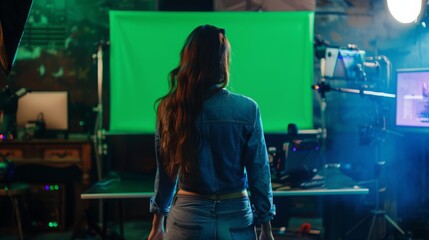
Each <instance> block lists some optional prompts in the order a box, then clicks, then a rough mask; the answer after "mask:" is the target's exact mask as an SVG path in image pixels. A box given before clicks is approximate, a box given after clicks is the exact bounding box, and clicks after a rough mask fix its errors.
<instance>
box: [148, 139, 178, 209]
mask: <svg viewBox="0 0 429 240" xmlns="http://www.w3.org/2000/svg"><path fill="white" fill-rule="evenodd" d="M159 144H160V136H159V132H158V131H157V132H156V133H155V153H156V168H157V169H156V175H155V184H154V196H152V197H151V199H150V212H151V213H157V214H161V215H168V213H169V212H170V208H171V203H172V201H173V197H174V194H175V193H176V187H177V176H176V177H175V178H174V179H172V178H170V176H168V174H167V172H166V170H165V167H164V166H163V161H162V159H161V156H160V154H159Z"/></svg>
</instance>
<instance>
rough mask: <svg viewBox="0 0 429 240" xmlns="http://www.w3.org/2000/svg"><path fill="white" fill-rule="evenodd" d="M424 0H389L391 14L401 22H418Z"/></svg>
mask: <svg viewBox="0 0 429 240" xmlns="http://www.w3.org/2000/svg"><path fill="white" fill-rule="evenodd" d="M423 1H424V0H387V7H388V9H389V12H390V14H392V16H393V17H394V18H395V19H396V20H397V21H398V22H401V23H412V22H416V21H417V19H418V18H419V16H420V14H421V12H422V8H423Z"/></svg>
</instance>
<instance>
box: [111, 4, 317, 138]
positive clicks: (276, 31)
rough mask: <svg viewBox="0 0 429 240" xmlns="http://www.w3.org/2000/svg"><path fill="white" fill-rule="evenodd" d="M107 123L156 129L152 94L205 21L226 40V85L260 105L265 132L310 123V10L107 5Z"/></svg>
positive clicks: (117, 128) (160, 89) (163, 89)
mask: <svg viewBox="0 0 429 240" xmlns="http://www.w3.org/2000/svg"><path fill="white" fill-rule="evenodd" d="M109 16H110V43H111V46H110V126H109V132H110V133H112V134H114V133H118V134H127V133H130V134H133V133H142V134H150V133H154V132H155V117H156V116H155V110H154V102H155V100H156V99H158V98H159V97H161V96H163V95H165V94H166V93H167V91H168V81H167V77H168V73H169V72H170V70H171V69H173V68H174V67H176V66H177V64H178V62H179V53H180V50H181V48H182V46H183V44H184V42H185V39H186V37H187V35H188V34H189V33H190V32H191V31H192V30H193V29H194V28H195V27H197V26H199V25H203V24H211V25H215V26H217V27H221V28H224V29H225V30H226V36H227V37H228V39H229V41H230V43H231V50H232V51H231V75H230V84H229V86H228V87H227V88H228V89H229V90H230V91H232V92H236V93H240V94H244V95H246V96H249V97H251V98H253V99H254V100H255V101H256V102H257V103H258V105H259V107H260V110H261V116H262V119H263V125H264V132H265V133H282V132H285V131H287V125H288V124H289V123H295V124H296V125H297V126H298V127H299V128H300V129H312V128H313V93H312V90H311V84H312V83H313V74H314V67H313V55H314V54H313V37H314V36H313V32H314V29H313V28H314V12H308V11H300V12H135V11H110V13H109Z"/></svg>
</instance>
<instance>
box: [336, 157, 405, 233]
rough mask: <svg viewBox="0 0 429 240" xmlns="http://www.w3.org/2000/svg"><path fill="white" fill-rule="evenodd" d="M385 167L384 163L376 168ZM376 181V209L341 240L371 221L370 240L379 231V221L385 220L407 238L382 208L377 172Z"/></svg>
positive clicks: (378, 163)
mask: <svg viewBox="0 0 429 240" xmlns="http://www.w3.org/2000/svg"><path fill="white" fill-rule="evenodd" d="M383 165H384V162H377V166H376V168H381V167H382V166H383ZM376 173H377V174H376V179H375V180H373V181H372V182H374V183H375V206H374V209H372V210H371V211H370V214H369V215H367V216H366V217H364V218H363V219H362V220H360V221H359V222H358V223H357V224H355V225H354V226H353V227H352V228H351V229H350V230H349V231H347V233H346V234H345V235H344V237H342V238H340V239H347V236H349V235H350V234H351V233H353V232H354V230H356V229H357V228H358V227H359V226H360V225H362V224H363V223H364V222H366V221H367V220H369V219H371V225H370V227H369V232H368V237H367V240H370V239H371V238H372V237H373V236H376V235H375V233H376V230H377V226H376V225H377V222H378V221H377V220H379V221H380V220H385V221H387V222H388V223H390V224H391V225H392V226H393V227H394V228H395V229H396V230H397V231H398V232H399V233H400V234H401V235H402V236H405V231H404V230H403V229H402V228H401V227H400V226H399V225H398V224H397V223H396V222H395V221H394V220H393V219H392V218H391V217H390V216H389V215H388V214H387V213H386V211H384V210H383V209H381V207H380V176H379V174H380V173H379V171H378V170H376ZM378 230H380V229H378Z"/></svg>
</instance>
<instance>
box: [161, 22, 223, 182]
mask: <svg viewBox="0 0 429 240" xmlns="http://www.w3.org/2000/svg"><path fill="white" fill-rule="evenodd" d="M229 55H230V47H229V42H228V40H227V39H226V37H225V31H224V30H223V29H220V28H217V27H214V26H211V25H204V26H199V27H197V28H195V29H194V30H193V31H192V32H191V33H190V34H189V36H188V38H187V39H186V41H185V44H184V46H183V48H182V51H181V53H180V63H179V66H177V67H176V68H174V69H173V70H172V71H171V72H170V74H169V91H168V93H167V94H166V95H165V96H164V97H162V98H160V99H158V100H157V102H156V104H158V108H157V128H158V134H159V135H160V146H159V153H160V155H161V157H162V158H161V159H163V161H164V162H163V164H164V167H165V168H166V171H167V173H168V175H169V176H170V177H172V178H173V177H174V176H176V174H177V173H178V170H179V168H181V169H182V171H186V172H191V171H193V170H195V169H196V166H197V165H198V140H199V139H198V132H197V128H196V119H197V117H198V116H199V114H200V113H201V111H202V107H203V102H204V99H206V98H207V97H208V96H210V95H211V94H214V93H216V92H217V91H219V90H220V89H221V88H223V87H225V86H226V85H227V84H228V80H229V58H230V56H229Z"/></svg>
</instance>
